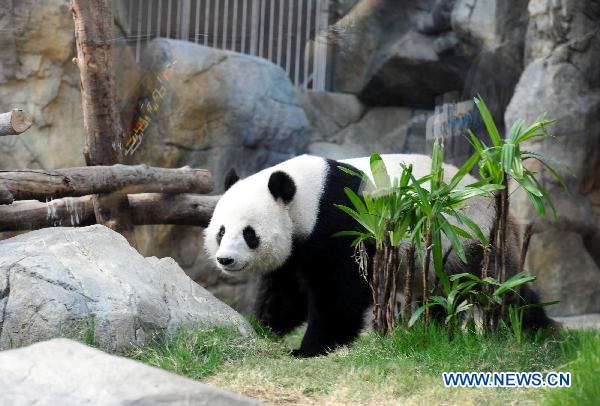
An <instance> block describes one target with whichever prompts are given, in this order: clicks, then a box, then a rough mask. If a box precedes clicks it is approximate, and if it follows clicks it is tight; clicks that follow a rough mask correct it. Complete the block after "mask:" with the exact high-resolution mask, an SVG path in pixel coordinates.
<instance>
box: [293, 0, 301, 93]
mask: <svg viewBox="0 0 600 406" xmlns="http://www.w3.org/2000/svg"><path fill="white" fill-rule="evenodd" d="M301 40H302V1H298V15H297V16H296V63H295V65H294V85H295V86H298V85H299V84H300V52H301V51H300V46H301V44H302V43H301Z"/></svg>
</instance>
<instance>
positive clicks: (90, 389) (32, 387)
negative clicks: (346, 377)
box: [0, 339, 259, 406]
mask: <svg viewBox="0 0 600 406" xmlns="http://www.w3.org/2000/svg"><path fill="white" fill-rule="evenodd" d="M0 387H2V403H3V404H10V405H15V406H19V405H32V404H43V405H59V404H60V405H83V404H86V405H138V404H139V405H155V404H161V405H206V406H209V405H210V406H212V405H215V406H230V405H231V406H233V405H258V404H259V402H257V401H254V400H252V399H249V398H246V397H244V396H241V395H238V394H235V393H231V392H227V391H224V390H222V389H218V388H215V387H212V386H209V385H206V384H203V383H200V382H196V381H193V380H191V379H187V378H183V377H181V376H177V375H175V374H172V373H170V372H167V371H163V370H160V369H158V368H153V367H150V366H148V365H144V364H142V363H140V362H136V361H132V360H130V359H126V358H122V357H117V356H114V355H109V354H106V353H104V352H102V351H99V350H96V349H93V348H90V347H88V346H85V345H83V344H80V343H77V342H75V341H71V340H67V339H54V340H50V341H45V342H42V343H38V344H33V345H31V346H29V347H25V348H20V349H16V350H9V351H2V352H0Z"/></svg>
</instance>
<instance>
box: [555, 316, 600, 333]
mask: <svg viewBox="0 0 600 406" xmlns="http://www.w3.org/2000/svg"><path fill="white" fill-rule="evenodd" d="M553 319H554V320H556V321H557V322H559V323H560V324H562V326H563V327H565V328H568V329H574V330H584V329H595V330H600V313H591V314H582V315H581V316H570V317H553Z"/></svg>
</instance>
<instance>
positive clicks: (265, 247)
mask: <svg viewBox="0 0 600 406" xmlns="http://www.w3.org/2000/svg"><path fill="white" fill-rule="evenodd" d="M225 190H226V191H225V193H224V194H223V196H222V197H221V199H219V202H218V203H217V206H216V207H215V210H214V213H213V216H212V219H211V221H210V224H209V225H208V227H207V228H206V230H205V232H204V245H205V249H206V251H207V253H208V255H209V256H210V258H211V260H213V261H215V265H216V266H217V267H218V268H219V269H220V270H221V271H223V272H225V273H227V274H234V273H238V272H254V273H266V272H270V271H273V270H275V269H277V268H279V267H281V266H282V265H283V264H284V263H285V261H286V260H287V259H288V257H289V256H290V253H291V250H292V238H293V225H292V221H291V219H290V214H289V210H288V207H289V204H290V203H291V202H292V200H293V199H294V196H295V195H296V184H295V183H294V181H293V180H292V178H291V177H290V176H289V175H288V174H287V173H286V172H283V171H272V172H270V173H265V172H264V171H262V172H259V173H257V174H255V175H252V176H250V177H248V178H246V179H243V180H239V178H238V176H237V175H236V174H235V172H234V171H233V170H232V171H230V172H229V173H228V174H227V176H226V178H225Z"/></svg>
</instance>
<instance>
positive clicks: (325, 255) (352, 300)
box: [257, 161, 371, 357]
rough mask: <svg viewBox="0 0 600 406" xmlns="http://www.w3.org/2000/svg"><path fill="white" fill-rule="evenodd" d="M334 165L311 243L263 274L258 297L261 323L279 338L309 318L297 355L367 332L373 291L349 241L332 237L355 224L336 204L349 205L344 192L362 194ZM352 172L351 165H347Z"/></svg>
mask: <svg viewBox="0 0 600 406" xmlns="http://www.w3.org/2000/svg"><path fill="white" fill-rule="evenodd" d="M339 165H341V164H340V163H339V162H336V161H328V166H329V171H328V174H327V177H326V180H325V189H324V192H323V196H322V197H321V201H320V205H319V215H318V218H317V223H316V226H315V229H314V231H313V233H312V234H311V236H310V237H309V238H308V240H307V241H304V242H302V243H299V242H295V243H294V250H293V252H292V255H291V256H290V260H289V261H288V263H286V264H285V265H284V266H283V267H282V268H281V269H279V270H277V271H275V272H273V273H271V274H267V275H264V276H263V278H262V283H261V289H260V294H259V297H258V302H257V303H258V308H257V311H258V318H259V320H260V321H261V322H263V323H264V324H266V325H267V326H269V327H271V328H272V329H273V330H274V331H275V332H277V333H280V334H282V333H285V332H287V331H289V330H291V329H293V328H294V327H297V326H299V325H300V324H302V322H304V321H306V320H307V319H308V327H307V329H306V333H305V335H304V338H303V340H302V344H301V346H300V348H299V349H298V350H295V351H294V355H296V356H302V357H310V356H316V355H321V354H325V353H327V352H328V351H329V350H332V349H334V348H335V347H337V346H339V345H343V344H348V343H350V342H352V341H353V340H354V339H355V338H356V337H357V336H358V333H359V332H360V330H361V328H362V327H363V315H364V312H365V310H367V308H368V307H369V305H370V303H371V295H370V291H369V286H368V285H367V282H366V281H365V279H364V278H363V277H362V276H361V275H360V274H359V272H358V268H357V265H356V262H355V261H354V258H353V252H354V251H353V248H352V247H350V244H349V241H348V239H346V238H333V237H331V236H332V235H333V234H334V233H336V232H338V231H340V230H351V229H356V228H357V226H356V223H355V222H354V221H353V220H352V219H351V218H350V217H349V216H347V215H344V214H343V213H342V212H341V211H340V210H339V209H337V208H336V207H334V204H339V203H345V204H349V202H348V198H347V197H346V195H345V194H344V187H346V186H347V187H350V188H351V189H353V190H356V191H357V190H358V189H359V186H360V180H359V179H357V178H355V177H352V176H349V175H347V174H345V173H343V172H342V171H341V170H340V169H339V168H338V166H339ZM344 166H346V167H349V166H348V165H344Z"/></svg>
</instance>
